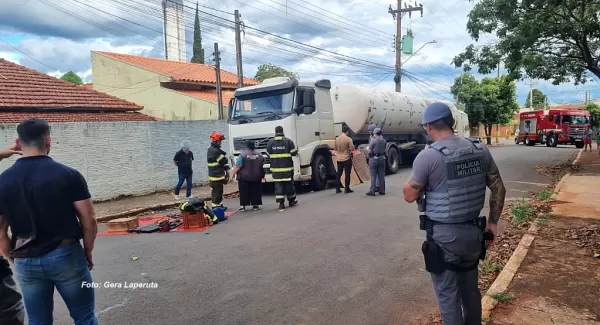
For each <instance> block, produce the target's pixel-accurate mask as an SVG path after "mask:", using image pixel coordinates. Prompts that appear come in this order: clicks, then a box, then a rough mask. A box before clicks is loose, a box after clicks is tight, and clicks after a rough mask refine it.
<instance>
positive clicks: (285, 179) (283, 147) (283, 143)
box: [267, 132, 298, 211]
mask: <svg viewBox="0 0 600 325" xmlns="http://www.w3.org/2000/svg"><path fill="white" fill-rule="evenodd" d="M297 154H298V149H297V148H296V145H295V144H294V142H293V141H292V140H290V139H288V138H286V137H285V136H284V135H283V132H281V133H279V132H276V134H275V137H274V138H273V139H271V140H269V143H267V155H268V156H269V158H270V159H271V173H272V176H273V181H274V182H275V201H276V202H278V203H279V210H281V211H283V210H284V209H285V204H284V202H285V197H286V196H287V199H288V201H289V205H290V206H294V205H296V204H297V203H298V201H297V200H296V190H295V188H294V161H293V160H292V156H296V155H297Z"/></svg>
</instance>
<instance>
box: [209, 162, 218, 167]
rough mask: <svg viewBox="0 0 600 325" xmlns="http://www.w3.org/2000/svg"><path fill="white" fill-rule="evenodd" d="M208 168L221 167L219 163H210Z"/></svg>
mask: <svg viewBox="0 0 600 325" xmlns="http://www.w3.org/2000/svg"><path fill="white" fill-rule="evenodd" d="M207 166H208V167H217V166H219V163H208V164H207Z"/></svg>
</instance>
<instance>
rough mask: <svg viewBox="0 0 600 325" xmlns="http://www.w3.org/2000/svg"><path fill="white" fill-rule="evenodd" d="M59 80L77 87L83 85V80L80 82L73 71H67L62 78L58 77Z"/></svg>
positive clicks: (79, 78)
mask: <svg viewBox="0 0 600 325" xmlns="http://www.w3.org/2000/svg"><path fill="white" fill-rule="evenodd" d="M60 79H62V80H65V81H68V82H70V83H74V84H76V85H78V86H81V85H83V80H81V77H79V76H78V75H77V74H76V73H74V72H73V71H69V72H67V73H65V74H63V75H62V77H60Z"/></svg>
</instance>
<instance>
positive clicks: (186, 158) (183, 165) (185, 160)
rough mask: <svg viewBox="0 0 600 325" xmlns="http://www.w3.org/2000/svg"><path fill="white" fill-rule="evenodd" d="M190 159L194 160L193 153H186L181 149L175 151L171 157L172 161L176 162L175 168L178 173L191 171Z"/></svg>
mask: <svg viewBox="0 0 600 325" xmlns="http://www.w3.org/2000/svg"><path fill="white" fill-rule="evenodd" d="M192 160H194V154H193V153H192V152H191V151H188V153H187V154H186V153H185V152H183V150H179V151H177V153H176V154H175V157H174V158H173V161H175V162H177V170H178V171H179V173H180V174H189V173H191V172H192Z"/></svg>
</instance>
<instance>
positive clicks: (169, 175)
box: [0, 121, 229, 200]
mask: <svg viewBox="0 0 600 325" xmlns="http://www.w3.org/2000/svg"><path fill="white" fill-rule="evenodd" d="M212 131H218V132H221V133H223V134H224V135H225V136H226V137H227V123H226V122H224V121H158V122H114V123H106V122H102V123H56V124H52V133H51V137H52V148H51V151H50V156H51V157H52V158H53V159H54V160H56V161H58V162H61V163H64V164H65V165H67V166H70V167H73V168H75V169H77V170H78V171H79V172H81V174H83V176H84V177H85V178H86V179H87V182H88V186H89V188H90V192H91V193H92V196H93V197H94V199H95V200H107V199H112V198H115V197H118V196H121V195H143V194H147V193H152V192H156V191H160V190H168V189H171V188H173V187H174V186H175V183H176V182H177V167H176V166H174V164H173V156H174V155H175V152H176V151H177V150H179V149H180V147H181V143H182V141H183V140H189V141H190V143H191V145H190V150H191V151H192V152H193V153H194V162H193V169H194V176H193V179H194V183H195V184H199V183H204V182H206V181H208V171H207V167H206V149H207V148H208V146H209V145H210V139H209V136H210V133H211V132H212ZM16 137H17V132H16V124H15V125H12V124H4V125H0V147H1V148H6V147H7V146H9V145H10V144H11V143H14V141H15V138H16ZM223 150H225V151H227V152H229V146H228V143H227V141H225V142H223ZM14 161H15V158H11V159H7V160H4V161H2V162H0V170H1V171H4V170H5V169H6V168H8V167H9V166H10V165H12V164H13V163H14Z"/></svg>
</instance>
